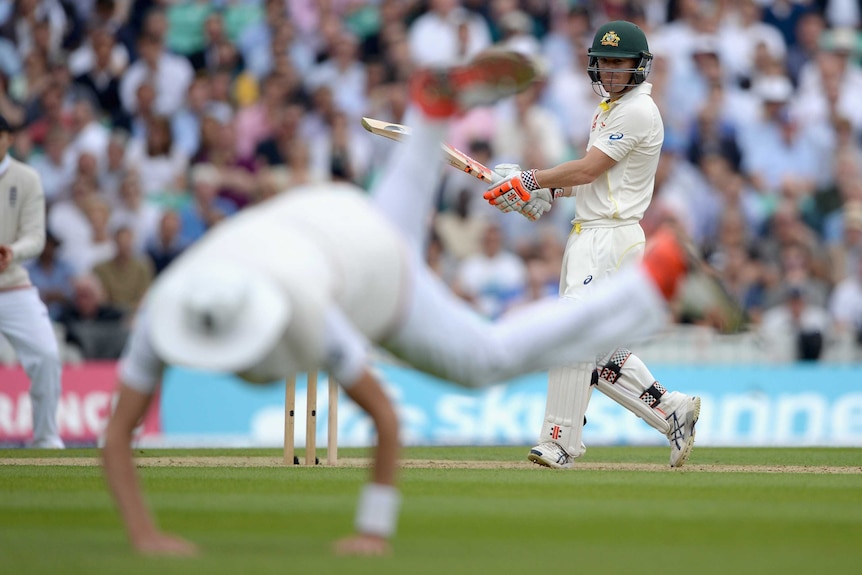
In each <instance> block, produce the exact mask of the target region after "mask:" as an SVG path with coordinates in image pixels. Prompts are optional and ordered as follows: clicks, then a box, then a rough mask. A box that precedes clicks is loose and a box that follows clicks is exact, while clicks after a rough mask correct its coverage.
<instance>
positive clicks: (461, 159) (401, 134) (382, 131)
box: [362, 118, 502, 184]
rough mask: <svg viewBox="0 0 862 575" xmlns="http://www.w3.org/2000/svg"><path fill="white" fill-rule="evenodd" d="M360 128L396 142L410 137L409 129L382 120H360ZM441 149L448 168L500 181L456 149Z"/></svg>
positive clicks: (491, 172) (448, 147)
mask: <svg viewBox="0 0 862 575" xmlns="http://www.w3.org/2000/svg"><path fill="white" fill-rule="evenodd" d="M362 127H363V128H365V129H366V130H368V131H369V132H371V133H372V134H375V135H377V136H383V137H384V138H389V139H390V140H395V141H396V142H403V141H404V140H406V139H407V137H408V136H409V135H410V128H408V127H407V126H405V125H403V124H394V123H392V122H384V121H383V120H375V119H374V118H362ZM441 147H442V148H443V158H444V159H445V160H446V163H448V164H449V165H450V166H452V167H454V168H457V169H459V170H461V171H462V172H465V173H467V174H470V175H471V176H473V177H474V178H478V179H480V180H482V181H483V182H487V183H489V184H496V183H497V182H498V181H499V180H501V179H502V178H500V176H498V175H497V174H496V173H494V171H493V170H491V169H490V168H489V167H487V166H486V165H484V164H483V163H481V162H479V161H478V160H474V159H473V158H471V157H470V156H468V155H467V154H465V153H464V152H462V151H461V150H459V149H458V148H454V147H452V146H450V145H449V144H441Z"/></svg>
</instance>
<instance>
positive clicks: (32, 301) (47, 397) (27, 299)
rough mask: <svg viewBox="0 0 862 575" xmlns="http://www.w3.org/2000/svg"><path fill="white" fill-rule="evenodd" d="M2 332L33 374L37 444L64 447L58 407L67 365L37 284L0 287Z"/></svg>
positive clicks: (32, 389) (32, 396)
mask: <svg viewBox="0 0 862 575" xmlns="http://www.w3.org/2000/svg"><path fill="white" fill-rule="evenodd" d="M0 333H2V334H3V335H4V336H6V339H8V340H9V343H10V344H12V348H13V349H14V350H15V353H16V355H17V357H18V362H19V363H20V364H21V366H22V367H23V368H24V371H25V372H26V373H27V377H29V378H30V401H31V403H32V408H33V446H34V447H52V448H62V447H63V441H62V440H61V439H60V434H59V431H58V427H57V407H58V405H59V402H60V378H61V374H62V371H63V366H62V363H61V361H60V350H59V349H58V346H57V338H56V336H55V335H54V329H53V328H52V326H51V320H50V318H49V317H48V309H47V308H46V307H45V304H44V303H43V302H42V300H41V299H40V298H39V292H38V291H37V290H36V288H35V287H29V288H24V289H13V290H7V291H0Z"/></svg>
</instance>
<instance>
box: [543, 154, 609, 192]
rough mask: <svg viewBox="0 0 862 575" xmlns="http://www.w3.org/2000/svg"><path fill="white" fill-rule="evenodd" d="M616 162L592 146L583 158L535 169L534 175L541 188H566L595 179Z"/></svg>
mask: <svg viewBox="0 0 862 575" xmlns="http://www.w3.org/2000/svg"><path fill="white" fill-rule="evenodd" d="M616 163H617V161H616V160H614V159H613V158H611V157H610V156H608V155H607V154H605V153H604V152H603V151H601V150H600V149H599V148H598V147H596V146H593V147H592V148H590V151H589V152H587V154H586V155H585V156H584V157H583V158H580V159H578V160H571V161H568V162H563V163H562V164H558V165H556V166H554V167H553V168H548V169H547V170H537V171H536V173H535V174H534V176H535V178H536V181H537V182H538V184H539V185H540V186H541V187H543V188H552V189H553V188H568V187H570V186H579V185H581V184H589V183H590V182H593V181H595V179H596V178H598V177H599V176H601V175H602V174H604V173H605V172H607V171H608V170H610V169H611V168H613V167H614V165H615V164H616Z"/></svg>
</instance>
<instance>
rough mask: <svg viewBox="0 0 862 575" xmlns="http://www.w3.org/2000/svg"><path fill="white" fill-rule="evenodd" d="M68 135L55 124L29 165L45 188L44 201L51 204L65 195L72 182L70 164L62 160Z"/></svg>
mask: <svg viewBox="0 0 862 575" xmlns="http://www.w3.org/2000/svg"><path fill="white" fill-rule="evenodd" d="M68 143H69V136H68V133H67V132H66V130H64V129H63V128H62V126H55V127H54V128H52V129H51V131H50V132H48V135H47V136H46V138H45V143H44V146H43V147H42V152H43V153H42V154H40V155H38V156H36V157H35V158H33V160H32V161H31V162H30V165H31V166H32V167H33V169H34V170H36V172H38V173H39V178H40V179H41V180H42V187H43V188H44V190H45V201H46V202H48V204H49V205H50V204H53V203H54V202H56V201H57V200H59V199H61V198H63V197H67V196H68V194H69V186H70V185H71V183H72V179H73V173H72V169H71V166H70V165H69V164H67V163H66V162H65V161H64V156H65V153H66V146H67V145H68Z"/></svg>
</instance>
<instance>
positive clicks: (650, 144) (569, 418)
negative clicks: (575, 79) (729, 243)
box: [485, 21, 700, 469]
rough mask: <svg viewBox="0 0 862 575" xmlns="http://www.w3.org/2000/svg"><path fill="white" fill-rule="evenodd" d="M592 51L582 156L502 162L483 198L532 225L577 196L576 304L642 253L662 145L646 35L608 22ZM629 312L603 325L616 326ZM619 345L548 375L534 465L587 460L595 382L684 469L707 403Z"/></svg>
mask: <svg viewBox="0 0 862 575" xmlns="http://www.w3.org/2000/svg"><path fill="white" fill-rule="evenodd" d="M588 54H589V62H588V67H587V73H588V74H589V76H590V79H591V80H592V81H593V89H594V90H595V91H596V93H598V94H601V95H603V96H604V99H603V100H602V102H601V103H600V104H599V106H598V108H596V111H595V113H594V115H593V122H592V126H591V127H590V140H589V144H588V145H587V150H586V154H585V155H584V157H583V158H581V159H578V160H573V161H569V162H565V163H563V164H560V165H558V166H555V167H553V168H551V169H548V170H526V171H521V168H520V167H519V166H517V165H512V164H501V165H499V166H497V167H496V168H495V171H496V172H497V173H498V174H499V175H500V176H502V177H503V178H504V181H502V182H500V183H499V184H498V185H496V186H492V187H491V188H490V189H489V191H488V192H486V194H485V198H486V199H488V200H489V201H490V203H491V204H493V205H495V206H497V207H498V208H499V209H501V210H502V211H506V212H508V211H518V212H521V214H523V215H524V216H526V217H527V218H529V219H531V220H537V219H539V218H540V217H541V216H542V214H543V213H544V212H545V211H546V210H547V209H550V207H551V203H552V202H553V201H554V199H555V197H560V196H574V197H575V198H576V202H577V211H576V215H575V219H574V221H573V224H574V228H573V229H572V233H571V234H570V235H569V240H568V242H567V244H566V251H565V254H564V256H563V271H562V273H561V274H560V295H561V297H562V298H564V299H567V300H569V301H572V302H574V303H575V304H576V305H577V304H578V303H579V302H583V301H584V300H585V299H587V298H588V297H589V296H590V295H591V294H592V293H595V292H596V291H598V290H606V289H608V285H609V284H611V283H613V282H617V281H622V280H621V279H620V278H619V277H618V276H617V274H618V271H619V270H620V269H622V268H624V267H625V266H626V264H629V263H630V262H635V261H638V260H640V258H641V257H642V255H643V252H644V245H645V238H644V231H643V229H642V228H641V226H640V220H641V219H642V218H643V215H644V212H645V211H646V209H647V207H649V204H650V199H651V198H652V192H653V187H654V184H655V173H656V169H657V167H658V161H659V154H660V153H661V146H662V142H663V141H664V126H663V123H662V119H661V115H660V114H659V110H658V107H657V106H656V104H655V102H654V101H653V99H652V96H651V95H650V92H651V90H652V84H650V83H648V82H646V78H647V75H648V74H649V70H650V65H651V63H652V54H651V53H650V52H649V47H648V45H647V39H646V35H645V34H644V33H643V31H642V30H641V29H640V28H638V27H637V26H636V25H634V24H632V23H631V22H626V21H616V22H609V23H607V24H605V25H603V26H601V27H600V28H599V29H598V31H597V32H596V34H595V37H594V39H593V43H592V46H591V47H590V49H589V50H588ZM548 188H550V189H553V190H554V193H551V192H550V190H549V189H548ZM612 276H613V279H609V278H611V277H612ZM625 313H626V312H625V311H622V310H621V311H619V312H618V313H615V314H612V315H611V316H608V317H607V318H605V321H610V322H616V321H617V320H618V319H619V317H620V316H621V315H624V314H625ZM589 329H594V327H593V326H590V328H589ZM626 341H629V342H630V341H631V340H626ZM621 343H623V342H622V341H618V342H614V344H613V346H611V347H608V349H606V350H602V351H603V355H602V356H601V357H600V358H599V361H598V365H597V363H596V362H594V361H589V362H579V363H572V364H570V365H568V366H560V367H557V368H555V369H552V370H551V371H550V372H549V374H548V397H547V403H546V406H545V419H544V421H543V422H542V430H541V433H540V435H539V441H538V444H537V445H536V446H534V447H533V448H532V449H531V450H530V452H529V453H528V454H527V458H528V459H529V460H530V461H533V462H535V463H538V464H540V465H544V466H547V467H553V468H556V469H570V468H571V467H572V466H573V463H574V460H575V459H576V458H577V457H580V456H581V455H583V453H584V452H585V451H586V448H585V446H584V444H583V442H582V440H581V438H582V433H583V423H584V414H585V413H586V411H587V405H588V403H589V401H590V394H591V391H592V388H593V386H596V387H597V388H598V390H599V391H601V392H602V393H604V394H605V395H607V396H608V397H610V398H611V399H613V400H614V401H616V402H617V403H619V404H620V405H622V406H623V407H625V408H626V409H628V410H629V411H631V412H632V413H634V414H635V415H637V416H638V417H640V418H641V419H643V420H644V421H646V422H647V423H648V424H649V425H651V426H652V427H653V428H655V429H657V430H658V431H659V432H661V433H662V434H664V435H665V436H666V437H667V438H668V440H669V441H670V446H671V453H670V465H671V467H680V466H682V465H683V464H684V463H685V460H686V459H687V458H688V455H689V453H690V452H691V447H692V442H691V441H690V438H689V435H690V433H689V432H688V431H687V430H686V427H691V428H692V429H693V427H694V424H695V423H696V422H697V418H698V417H699V415H700V398H698V397H691V396H688V395H685V394H683V393H680V392H678V391H671V390H666V389H665V388H664V387H663V386H662V385H661V384H660V383H659V382H658V381H656V379H655V378H654V377H653V375H652V373H650V371H649V369H648V368H647V367H646V365H645V364H644V363H643V361H641V360H640V359H639V358H638V357H637V356H635V355H633V354H632V353H631V352H630V351H629V350H628V349H626V348H624V347H617V346H619V345H620V344H621Z"/></svg>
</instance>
